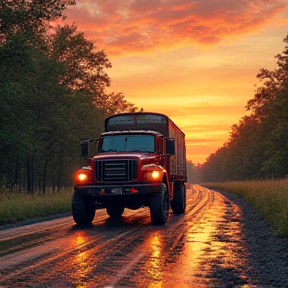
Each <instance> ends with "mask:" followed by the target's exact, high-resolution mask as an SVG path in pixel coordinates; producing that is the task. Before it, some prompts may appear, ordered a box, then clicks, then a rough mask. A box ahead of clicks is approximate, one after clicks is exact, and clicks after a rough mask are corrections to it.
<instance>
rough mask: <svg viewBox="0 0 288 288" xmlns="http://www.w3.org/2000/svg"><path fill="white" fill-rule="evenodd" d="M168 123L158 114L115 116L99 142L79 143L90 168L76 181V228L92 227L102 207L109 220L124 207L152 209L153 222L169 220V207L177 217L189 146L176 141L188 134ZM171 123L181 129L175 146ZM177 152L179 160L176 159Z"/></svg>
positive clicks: (183, 201) (181, 210) (78, 174)
mask: <svg viewBox="0 0 288 288" xmlns="http://www.w3.org/2000/svg"><path fill="white" fill-rule="evenodd" d="M169 121H171V120H170V119H169V118H168V117H167V116H165V115H162V114H157V113H145V114H143V113H142V112H141V113H124V114H117V115H114V116H111V117H108V118H107V119H106V120H105V132H104V133H102V134H101V137H100V138H99V139H86V140H82V141H81V145H80V146H81V156H82V158H83V159H84V160H85V161H86V162H87V165H86V166H84V167H83V168H82V169H79V170H78V171H77V172H76V174H75V178H74V195H73V202H72V214H73V218H74V220H75V222H76V223H77V224H87V223H91V222H92V221H93V219H94V217H95V210H97V209H102V208H105V209H106V211H107V213H108V215H110V217H120V216H121V215H122V214H123V212H124V209H125V208H128V209H139V208H141V207H149V208H150V216H151V220H152V223H154V224H164V223H166V222H167V220H168V217H169V210H170V206H171V208H172V210H173V212H174V213H177V214H182V213H184V212H185V207H186V191H185V185H184V182H185V181H186V179H187V178H186V159H185V145H184V141H182V142H181V140H184V137H180V139H181V140H179V139H178V138H179V135H181V136H183V135H184V134H183V132H182V131H181V130H180V129H179V128H178V127H177V126H176V125H175V124H174V123H173V122H172V121H171V122H172V123H173V124H171V123H170V122H169ZM169 123H170V125H175V127H177V132H178V134H177V133H176V134H175V127H173V129H174V130H173V131H174V134H175V135H176V142H175V137H170V136H171V135H169V133H168V131H169V127H168V125H169ZM157 126H158V128H157ZM171 127H172V126H171ZM152 128H154V130H152ZM155 128H157V130H158V131H157V130H156V129H155ZM160 128H162V129H160ZM170 130H171V128H170ZM163 131H164V134H165V131H166V135H163V134H162V133H163ZM161 132H162V133H161ZM175 135H174V136H175ZM177 136H178V138H177ZM181 144H182V145H181ZM178 146H180V147H178ZM179 149H182V150H183V151H181V155H182V156H181V157H177V156H176V153H177V152H178V151H177V150H179ZM179 159H181V160H182V162H181V160H179ZM179 161H180V162H181V163H180V162H179ZM183 162H184V163H183ZM175 164H176V165H175ZM181 164H182V165H181Z"/></svg>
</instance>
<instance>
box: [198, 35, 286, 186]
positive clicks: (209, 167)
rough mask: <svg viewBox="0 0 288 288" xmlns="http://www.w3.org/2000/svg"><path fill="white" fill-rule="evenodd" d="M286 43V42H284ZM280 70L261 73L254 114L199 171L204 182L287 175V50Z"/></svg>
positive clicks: (252, 102) (280, 57)
mask: <svg viewBox="0 0 288 288" xmlns="http://www.w3.org/2000/svg"><path fill="white" fill-rule="evenodd" d="M285 41H286V42H287V38H285ZM276 59H277V64H278V68H277V69H275V70H274V71H269V70H267V69H261V70H260V73H259V74H258V75H257V78H258V79H259V80H260V85H259V86H258V87H257V89H256V91H255V94H254V98H253V99H250V100H249V101H248V102H247V106H246V108H247V111H250V112H251V114H250V115H247V116H244V117H242V119H241V120H240V121H239V123H238V124H234V125H233V126H232V130H231V133H230V138H229V140H228V142H227V143H225V144H224V146H223V147H222V148H220V149H218V150H217V151H216V152H215V153H214V154H212V155H210V156H209V157H208V158H207V161H206V163H205V164H204V165H202V166H200V167H198V170H199V171H200V172H199V171H198V173H201V174H202V180H203V181H220V182H222V181H234V180H253V179H278V178H284V177H285V176H286V175H287V174H288V166H287V161H288V138H287V133H288V46H286V47H285V49H284V51H283V53H282V54H278V55H277V56H276Z"/></svg>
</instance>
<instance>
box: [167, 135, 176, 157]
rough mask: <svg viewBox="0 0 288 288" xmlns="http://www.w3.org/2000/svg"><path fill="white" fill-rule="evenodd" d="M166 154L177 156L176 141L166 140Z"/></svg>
mask: <svg viewBox="0 0 288 288" xmlns="http://www.w3.org/2000/svg"><path fill="white" fill-rule="evenodd" d="M166 154H170V155H175V139H174V138H167V139H166Z"/></svg>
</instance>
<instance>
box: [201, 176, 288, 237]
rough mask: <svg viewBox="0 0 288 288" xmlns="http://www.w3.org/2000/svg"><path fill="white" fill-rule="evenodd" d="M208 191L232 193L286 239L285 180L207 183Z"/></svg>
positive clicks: (287, 192)
mask: <svg viewBox="0 0 288 288" xmlns="http://www.w3.org/2000/svg"><path fill="white" fill-rule="evenodd" d="M204 186H206V187H209V188H210V189H211V188H212V189H215V190H217V189H222V190H226V191H229V192H232V193H234V194H236V195H238V196H240V197H242V198H244V199H245V200H246V202H248V203H249V204H251V205H252V206H253V207H254V209H255V210H256V212H257V213H258V214H259V215H261V216H262V217H263V218H264V219H265V221H267V222H268V223H269V224H270V226H271V228H272V230H273V231H275V232H276V233H277V235H279V236H280V237H283V238H288V182H287V181H286V180H265V181H243V182H242V181H240V182H238V181H236V182H225V183H209V184H205V185H204Z"/></svg>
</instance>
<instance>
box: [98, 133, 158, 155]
mask: <svg viewBox="0 0 288 288" xmlns="http://www.w3.org/2000/svg"><path fill="white" fill-rule="evenodd" d="M123 151H129V152H134V151H141V152H154V151H155V139H154V136H153V135H111V136H105V137H103V141H102V146H101V152H123Z"/></svg>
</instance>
